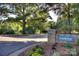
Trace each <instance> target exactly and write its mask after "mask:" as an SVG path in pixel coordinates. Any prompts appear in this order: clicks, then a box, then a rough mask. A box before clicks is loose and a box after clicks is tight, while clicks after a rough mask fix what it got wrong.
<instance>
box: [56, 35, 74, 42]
mask: <svg viewBox="0 0 79 59" xmlns="http://www.w3.org/2000/svg"><path fill="white" fill-rule="evenodd" d="M56 39H57V40H58V41H66V42H74V41H75V37H74V36H73V35H69V34H59V35H57V36H56Z"/></svg>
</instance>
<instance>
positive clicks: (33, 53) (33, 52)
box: [25, 46, 43, 56]
mask: <svg viewBox="0 0 79 59" xmlns="http://www.w3.org/2000/svg"><path fill="white" fill-rule="evenodd" d="M25 55H28V56H41V55H43V49H42V48H41V47H39V46H36V47H34V48H33V49H32V50H31V51H28V52H27V53H26V52H25Z"/></svg>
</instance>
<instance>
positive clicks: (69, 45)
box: [64, 43, 72, 48]
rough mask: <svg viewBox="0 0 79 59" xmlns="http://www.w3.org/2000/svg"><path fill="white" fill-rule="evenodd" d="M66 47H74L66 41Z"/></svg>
mask: <svg viewBox="0 0 79 59" xmlns="http://www.w3.org/2000/svg"><path fill="white" fill-rule="evenodd" d="M64 47H65V48H72V46H71V44H69V43H65V44H64Z"/></svg>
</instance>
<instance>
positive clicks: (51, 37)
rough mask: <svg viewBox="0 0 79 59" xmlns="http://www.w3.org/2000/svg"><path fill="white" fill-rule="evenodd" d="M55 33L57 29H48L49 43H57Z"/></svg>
mask: <svg viewBox="0 0 79 59" xmlns="http://www.w3.org/2000/svg"><path fill="white" fill-rule="evenodd" d="M55 35H56V30H55V29H50V30H49V31H48V43H49V44H51V45H53V44H55V41H56V40H55Z"/></svg>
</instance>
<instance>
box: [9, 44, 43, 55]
mask: <svg viewBox="0 0 79 59" xmlns="http://www.w3.org/2000/svg"><path fill="white" fill-rule="evenodd" d="M39 44H42V43H36V44H33V45H30V46H27V47H24V48H22V49H20V50H18V51H15V52H14V53H11V54H9V55H8V56H18V55H19V54H21V53H22V52H24V51H25V50H26V49H28V48H31V47H33V46H36V45H39Z"/></svg>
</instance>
